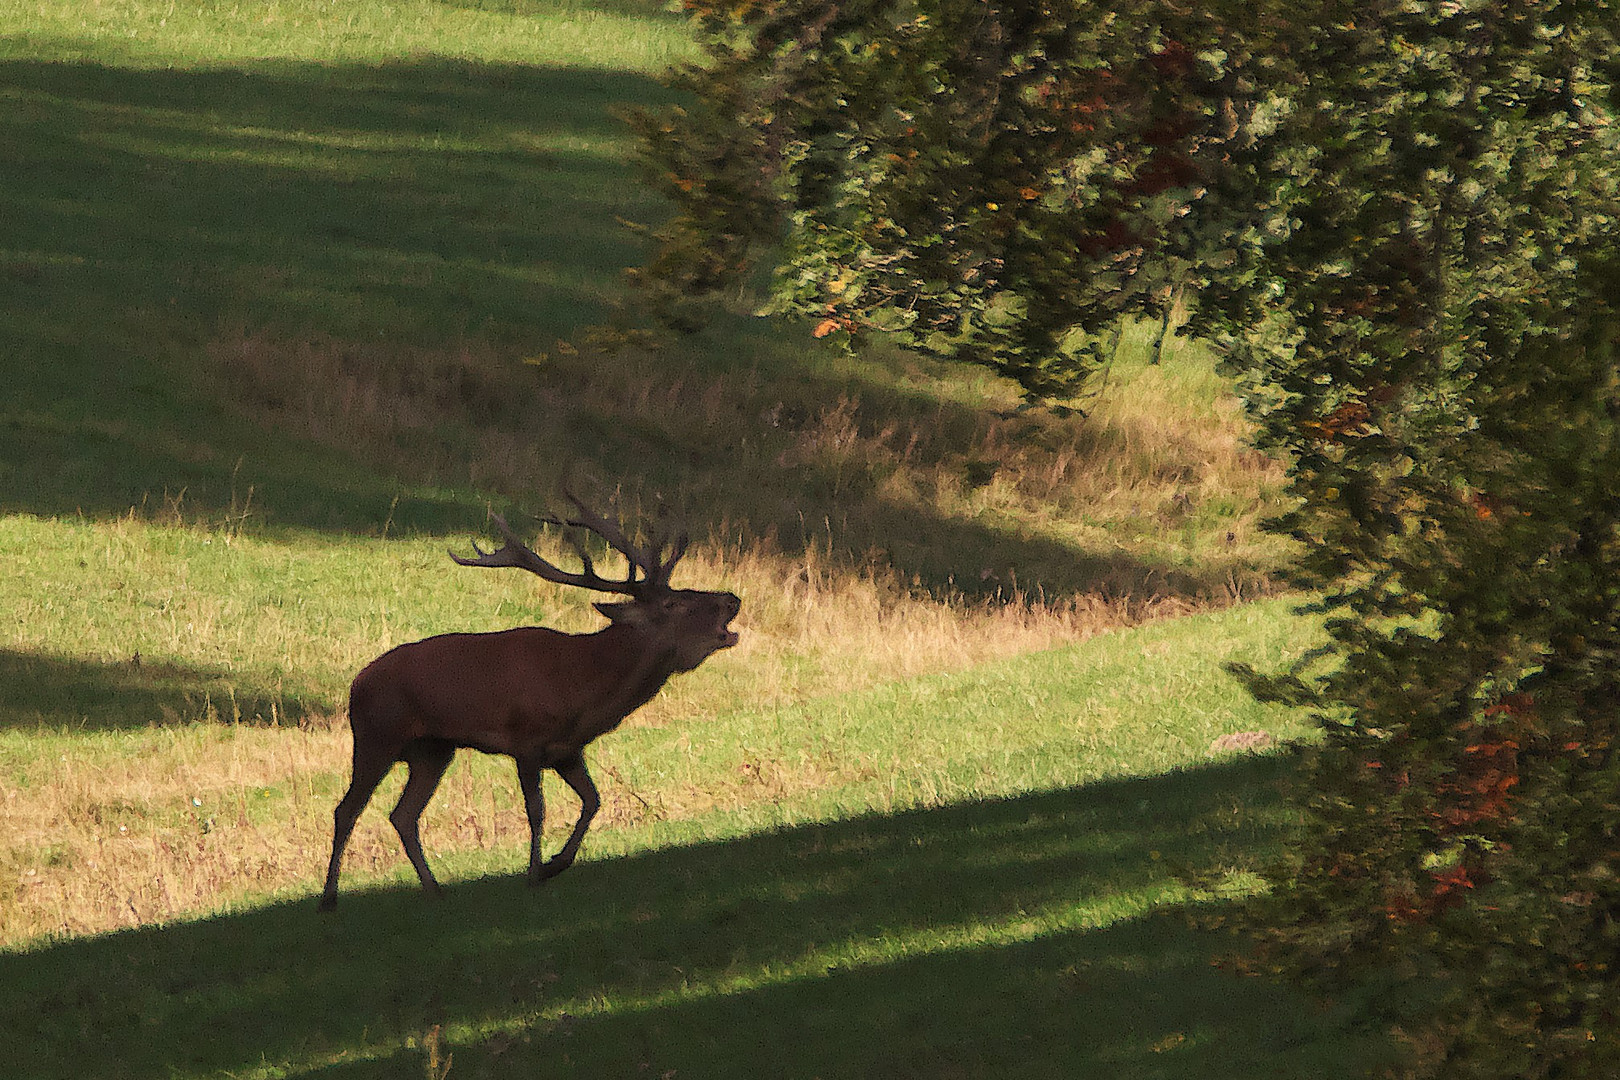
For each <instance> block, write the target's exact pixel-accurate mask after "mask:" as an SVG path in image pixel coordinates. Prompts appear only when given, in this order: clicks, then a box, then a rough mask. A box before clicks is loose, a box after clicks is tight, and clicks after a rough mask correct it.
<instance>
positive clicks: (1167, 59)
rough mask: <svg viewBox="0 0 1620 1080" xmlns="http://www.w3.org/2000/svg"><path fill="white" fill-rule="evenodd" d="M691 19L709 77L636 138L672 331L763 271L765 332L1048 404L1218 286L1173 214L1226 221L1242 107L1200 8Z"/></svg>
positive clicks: (894, 8)
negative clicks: (1139, 322) (820, 341)
mask: <svg viewBox="0 0 1620 1080" xmlns="http://www.w3.org/2000/svg"><path fill="white" fill-rule="evenodd" d="M689 6H690V7H693V8H695V9H696V10H697V11H698V12H699V13H700V15H701V19H700V25H701V27H702V29H703V31H704V40H705V42H706V45H707V49H708V53H709V62H708V63H707V65H704V66H691V67H688V68H687V69H686V70H685V71H684V73H683V74H682V75H681V77H680V78H679V80H678V85H679V86H680V87H681V88H682V89H683V90H685V91H686V92H687V93H688V94H689V95H690V98H691V100H690V102H689V104H688V105H687V106H685V107H684V108H681V109H676V110H672V111H668V112H665V113H663V114H656V115H655V114H644V115H642V116H641V117H640V118H639V121H638V124H639V128H640V131H641V133H642V136H643V141H644V146H645V149H646V151H647V154H648V157H649V159H650V160H651V162H652V164H653V166H654V168H653V169H652V173H653V175H654V177H655V179H657V180H659V181H660V182H661V184H662V186H663V188H664V190H665V192H666V193H667V194H668V195H669V196H670V198H671V199H672V200H673V201H674V203H675V205H676V207H677V208H678V213H677V214H676V215H675V217H674V218H673V219H672V221H671V222H670V223H669V224H668V225H667V226H666V227H665V229H664V230H663V231H662V232H661V234H660V238H661V246H660V249H659V251H658V253H657V254H656V255H655V257H654V258H653V260H652V261H651V262H650V263H649V265H648V267H647V268H646V273H645V279H646V280H647V281H648V282H649V283H650V284H651V285H652V286H653V288H654V291H655V294H656V295H657V296H658V297H659V298H660V299H661V301H662V302H663V306H664V309H665V311H666V312H667V313H669V314H670V315H671V316H672V317H673V318H674V319H675V320H676V321H677V322H678V323H681V324H685V323H687V322H689V321H690V319H691V314H692V312H691V309H692V298H693V297H695V296H701V295H704V294H707V293H713V292H716V291H719V290H721V289H723V288H725V287H727V286H730V285H733V284H735V283H737V282H739V281H742V280H746V277H747V275H748V273H749V271H750V267H751V264H752V259H753V257H754V255H755V254H756V253H757V251H758V250H759V249H760V247H761V245H769V250H770V252H771V257H772V258H773V259H774V261H775V264H776V271H775V287H774V306H775V307H776V308H777V309H778V310H783V311H789V312H793V313H795V314H798V315H802V316H807V317H809V319H810V320H811V323H812V326H813V331H812V332H813V333H814V334H815V335H816V336H817V337H825V336H829V335H834V334H837V335H845V336H848V337H850V338H851V339H854V340H859V339H860V338H862V337H863V336H865V335H867V334H869V333H871V332H885V333H888V334H890V335H893V336H895V337H896V338H898V339H899V340H900V341H902V342H904V343H905V344H907V345H908V346H910V347H912V348H914V349H918V350H922V351H926V352H929V353H934V354H938V355H941V356H945V357H950V358H953V359H965V360H972V361H975V362H978V363H983V364H986V365H988V366H990V367H991V368H993V369H995V370H997V371H999V372H1001V373H1002V374H1004V375H1006V376H1008V377H1010V378H1013V379H1015V380H1017V382H1018V383H1019V384H1020V385H1021V386H1022V387H1023V388H1024V390H1025V392H1026V393H1027V394H1028V395H1029V396H1030V397H1032V398H1037V399H1044V398H1062V397H1067V396H1071V395H1073V394H1074V393H1075V392H1077V391H1078V390H1080V389H1081V388H1082V387H1084V386H1085V384H1086V382H1087V380H1088V379H1089V378H1090V377H1091V376H1092V375H1093V374H1094V373H1095V372H1096V371H1097V370H1098V369H1099V368H1100V367H1101V366H1102V364H1104V363H1105V362H1106V361H1107V359H1108V357H1109V355H1110V353H1111V350H1112V342H1113V335H1114V334H1115V333H1117V328H1118V326H1119V324H1120V320H1121V318H1122V316H1125V315H1130V314H1144V313H1145V314H1152V315H1156V316H1162V315H1163V314H1164V313H1165V311H1166V310H1167V308H1168V307H1169V306H1170V305H1171V304H1173V303H1174V302H1175V300H1176V299H1177V298H1178V297H1179V296H1180V295H1181V292H1182V290H1183V288H1184V287H1185V286H1188V285H1192V284H1196V280H1197V276H1198V275H1199V274H1201V273H1202V272H1203V271H1202V269H1201V268H1202V267H1204V266H1205V265H1214V264H1216V263H1219V262H1220V261H1221V260H1220V257H1219V256H1217V255H1213V254H1210V253H1208V252H1205V251H1204V250H1203V249H1204V248H1206V247H1208V245H1209V244H1211V243H1216V242H1219V239H1220V238H1219V237H1218V236H1216V235H1214V234H1212V233H1211V232H1210V231H1209V230H1208V229H1207V228H1206V227H1205V222H1206V221H1207V219H1208V218H1209V214H1208V213H1206V214H1204V215H1203V216H1196V215H1194V216H1190V214H1189V212H1190V210H1191V208H1192V207H1193V206H1194V205H1197V204H1199V203H1201V202H1210V203H1211V205H1215V204H1218V203H1219V202H1220V196H1219V192H1212V189H1213V188H1215V187H1218V186H1219V183H1218V174H1219V173H1220V172H1221V170H1222V168H1223V165H1222V162H1223V161H1224V160H1225V159H1226V158H1227V157H1229V156H1230V155H1231V153H1232V152H1233V151H1234V148H1235V146H1236V145H1237V144H1238V143H1239V142H1242V141H1243V140H1244V139H1246V138H1247V136H1246V135H1245V134H1244V133H1243V126H1242V125H1241V124H1240V123H1239V120H1238V117H1239V115H1240V113H1241V114H1245V115H1246V114H1247V113H1249V112H1252V111H1253V109H1252V108H1251V106H1250V104H1249V101H1248V99H1250V98H1252V97H1254V96H1255V94H1256V93H1257V90H1258V84H1256V83H1255V81H1254V80H1253V79H1251V78H1248V77H1246V76H1242V75H1241V74H1240V65H1239V64H1238V63H1237V62H1236V59H1235V57H1236V56H1237V55H1238V53H1240V52H1246V51H1247V46H1243V47H1242V48H1241V49H1240V48H1239V46H1238V45H1236V44H1235V42H1234V41H1233V40H1232V39H1231V38H1230V35H1226V34H1224V32H1223V26H1222V22H1221V20H1222V15H1223V13H1222V12H1221V11H1220V9H1219V8H1218V7H1215V8H1201V9H1199V10H1197V11H1193V12H1188V11H1186V10H1184V9H1182V8H1180V7H1178V6H1176V5H1170V4H1163V3H1159V2H1157V0H1127V2H1122V3H1116V4H1114V5H1111V6H1108V7H1095V8H1094V7H1082V8H1079V9H1071V8H1068V7H1061V6H1060V7H1051V6H1044V5H1038V4H1027V3H1025V4H1006V5H986V4H983V3H978V2H975V0H933V2H919V0H904V2H898V0H863V2H859V3H843V2H835V0H784V2H779V3H770V4H760V5H754V4H742V5H739V4H731V3H713V4H708V3H695V4H691V5H689ZM1216 216H1219V215H1218V214H1217V215H1216ZM1057 238H1061V242H1054V241H1055V240H1057Z"/></svg>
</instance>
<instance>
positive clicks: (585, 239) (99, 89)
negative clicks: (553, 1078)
mask: <svg viewBox="0 0 1620 1080" xmlns="http://www.w3.org/2000/svg"><path fill="white" fill-rule="evenodd" d="M688 50H689V46H688V45H687V44H686V42H685V38H684V35H683V32H682V30H681V27H680V24H679V22H678V21H676V20H673V19H672V18H671V17H669V16H668V15H666V14H664V13H663V12H662V11H661V10H660V9H659V8H658V6H657V5H656V4H650V3H649V4H635V3H625V4H621V5H618V6H614V5H606V6H602V7H598V6H596V5H582V4H576V3H567V2H558V3H522V2H520V0H519V2H513V3H507V4H500V3H489V4H482V5H480V4H466V5H457V4H445V3H437V2H420V3H409V2H404V0H401V2H398V3H371V4H364V3H361V4H349V3H342V4H333V3H325V2H320V0H287V2H281V3H274V2H272V3H255V4H250V5H240V4H227V3H217V4H209V3H186V4H160V3H152V4H144V3H105V4H80V3H72V4H45V5H37V4H5V5H0V145H3V146H4V147H5V148H6V150H5V152H4V153H3V154H0V222H3V223H4V224H0V300H3V302H4V307H5V310H6V312H7V342H6V353H7V355H6V357H5V361H6V371H7V375H8V394H7V401H6V403H5V404H4V405H0V462H4V463H5V464H4V465H3V466H0V506H5V507H10V508H15V509H26V510H32V511H36V512H45V513H61V512H74V511H79V510H82V511H85V512H88V513H91V514H95V515H102V514H107V513H121V512H123V511H125V510H128V509H129V508H130V507H131V506H140V505H143V504H146V505H149V506H154V507H156V508H157V509H160V510H161V509H163V507H164V500H165V498H167V499H169V500H178V499H181V498H182V493H184V499H185V500H189V504H188V505H189V506H190V507H195V508H196V509H197V510H199V511H215V512H218V511H221V510H222V508H227V507H229V505H230V504H231V499H232V496H233V495H235V496H236V497H238V498H240V497H242V495H243V494H244V493H245V492H246V491H247V489H248V487H249V486H250V485H252V486H256V487H257V490H258V493H259V496H260V500H261V501H260V509H261V510H264V509H265V508H266V506H267V504H268V506H270V507H273V512H274V514H275V516H276V518H277V520H278V521H280V522H282V523H287V524H304V525H312V526H316V527H320V528H329V527H338V528H357V527H366V526H370V527H375V525H376V524H377V523H379V522H381V521H382V520H383V518H384V516H385V515H386V514H387V512H388V508H389V506H390V503H391V501H392V500H394V499H395V497H396V496H397V497H399V505H398V506H397V507H396V514H395V517H396V521H397V524H398V525H399V526H400V527H412V526H420V527H438V528H442V527H444V525H445V524H446V521H447V520H460V519H470V520H476V518H474V517H473V515H472V513H471V512H470V507H471V506H476V505H477V502H478V500H477V499H476V497H475V496H474V495H473V494H472V493H471V491H470V490H469V487H468V485H467V484H466V483H465V476H462V477H461V478H460V479H461V481H462V483H461V484H460V486H459V489H458V490H451V491H445V490H440V487H441V485H436V484H434V483H433V482H432V481H431V478H429V479H428V480H427V481H426V482H423V481H422V479H420V478H411V479H410V480H407V481H406V482H404V483H402V482H401V481H400V480H399V479H397V478H394V477H390V476H387V475H383V474H379V472H378V471H377V470H375V469H368V468H367V467H366V464H365V463H364V462H357V461H355V460H354V459H353V458H352V457H350V456H348V455H345V454H342V453H335V452H333V451H331V450H330V449H329V448H325V447H321V446H318V445H312V444H310V443H309V442H308V441H307V440H299V439H296V438H293V439H289V438H287V437H286V436H285V435H282V434H279V433H278V432H276V431H273V430H265V429H262V428H259V427H257V426H255V425H253V424H251V423H250V424H246V425H244V424H243V423H242V416H241V415H240V410H239V409H238V408H237V407H235V405H234V403H233V401H232V400H231V396H230V394H229V393H228V392H227V393H225V394H224V395H222V394H221V392H220V387H221V381H222V380H224V381H225V382H226V383H228V382H229V376H230V373H229V371H228V370H224V371H222V370H220V369H221V368H222V367H223V368H227V369H228V367H229V359H228V357H222V356H221V355H220V354H219V351H218V349H219V346H220V344H221V343H229V342H233V341H239V340H241V339H242V338H243V337H244V336H251V335H257V334H271V335H273V336H275V337H277V338H278V339H289V340H295V341H301V340H307V339H308V338H309V336H310V335H318V336H320V337H321V338H322V339H324V340H331V341H339V342H349V343H364V344H368V345H370V346H372V347H375V346H377V345H378V344H379V343H381V344H393V345H406V344H409V345H413V346H422V345H427V346H436V347H445V346H449V345H454V344H456V343H459V342H463V341H467V340H471V339H476V340H477V341H479V342H481V343H485V344H490V343H500V344H505V345H512V344H513V343H520V344H521V348H530V347H532V346H533V344H534V343H536V342H544V343H546V344H549V343H550V342H552V341H553V340H555V339H557V338H559V337H562V336H565V335H567V334H569V333H571V332H572V331H573V330H574V329H575V328H577V327H578V326H580V325H582V324H589V323H591V322H593V321H599V320H601V319H602V318H604V317H605V313H606V307H605V305H606V303H607V301H608V300H609V299H611V298H613V297H616V296H617V294H618V292H619V280H618V275H619V272H620V271H621V270H622V268H623V267H625V266H626V265H629V264H631V263H633V262H635V261H636V259H637V257H638V254H637V253H638V247H637V242H636V240H635V237H634V236H633V234H631V233H629V232H627V231H626V230H625V229H624V228H623V227H622V226H621V225H620V224H619V219H620V218H645V217H647V216H648V215H649V214H650V213H651V212H652V207H651V204H650V203H649V201H648V199H647V198H646V196H645V195H643V194H642V193H641V191H640V189H639V188H638V187H637V186H636V185H635V183H634V182H633V170H632V168H631V166H630V164H629V160H628V158H629V156H630V145H629V139H628V136H627V133H626V132H625V131H624V130H623V128H622V127H621V125H620V124H619V123H618V122H617V121H616V120H615V119H614V118H613V116H612V115H611V109H612V108H615V107H618V106H620V105H626V104H646V103H649V102H653V101H656V100H660V99H662V97H663V96H664V94H663V91H662V90H661V89H660V88H659V87H658V86H657V84H656V82H655V78H654V77H655V75H656V73H657V72H659V71H661V70H662V69H663V68H664V67H665V66H667V64H668V63H669V62H670V61H671V60H673V59H674V58H676V57H678V56H680V55H683V54H684V53H686V52H687V51H688ZM211 350H212V352H211ZM412 480H414V481H415V482H411V481H412ZM458 504H459V506H460V508H461V511H460V514H459V516H458V515H457V514H456V512H455V508H456V507H457V505H458ZM447 514H449V515H450V516H449V518H448V519H447V516H446V515H447Z"/></svg>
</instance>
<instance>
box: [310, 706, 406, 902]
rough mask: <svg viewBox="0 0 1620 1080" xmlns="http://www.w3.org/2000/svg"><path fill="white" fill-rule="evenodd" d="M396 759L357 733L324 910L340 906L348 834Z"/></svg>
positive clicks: (336, 823)
mask: <svg viewBox="0 0 1620 1080" xmlns="http://www.w3.org/2000/svg"><path fill="white" fill-rule="evenodd" d="M394 760H395V758H394V755H393V754H392V753H389V752H387V751H381V750H378V749H377V748H376V747H375V746H374V745H373V744H371V743H370V742H369V741H367V740H365V739H362V738H360V737H359V736H358V735H356V737H355V740H354V765H353V767H352V769H351V770H350V775H349V790H348V791H346V792H344V794H343V798H342V799H341V800H340V801H339V802H338V804H337V808H336V809H335V810H333V811H332V861H331V862H330V863H328V864H327V867H326V888H325V889H324V890H322V892H321V904H320V910H322V911H331V910H332V909H333V908H335V907H337V892H338V869H339V867H340V866H342V864H343V848H344V846H345V845H347V844H348V842H349V834H350V833H351V832H353V831H354V823H355V821H356V820H357V819H358V818H359V817H360V811H362V810H364V809H365V808H366V803H368V802H370V801H371V793H372V792H374V791H376V790H377V785H378V784H380V783H382V779H383V777H385V776H387V775H388V770H389V769H392V768H393V767H394Z"/></svg>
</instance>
